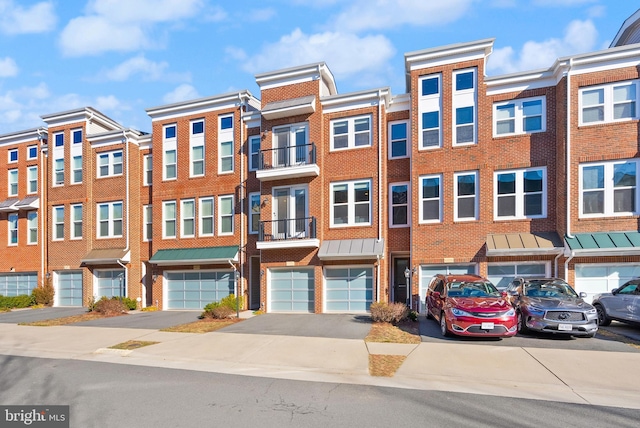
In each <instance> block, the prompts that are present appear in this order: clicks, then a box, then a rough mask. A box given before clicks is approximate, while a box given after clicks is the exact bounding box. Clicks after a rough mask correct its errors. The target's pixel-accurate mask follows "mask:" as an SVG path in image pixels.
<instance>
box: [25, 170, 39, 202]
mask: <svg viewBox="0 0 640 428" xmlns="http://www.w3.org/2000/svg"><path fill="white" fill-rule="evenodd" d="M36 193H38V166H37V165H34V166H30V167H28V168H27V194H28V195H33V194H36Z"/></svg>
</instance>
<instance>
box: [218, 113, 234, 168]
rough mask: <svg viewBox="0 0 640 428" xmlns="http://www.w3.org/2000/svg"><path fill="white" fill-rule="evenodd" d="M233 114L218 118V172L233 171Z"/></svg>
mask: <svg viewBox="0 0 640 428" xmlns="http://www.w3.org/2000/svg"><path fill="white" fill-rule="evenodd" d="M233 141H234V133H233V115H231V116H220V117H219V118H218V142H219V143H218V173H220V174H225V173H229V172H233V168H234V165H233V155H234V152H235V150H234V144H233Z"/></svg>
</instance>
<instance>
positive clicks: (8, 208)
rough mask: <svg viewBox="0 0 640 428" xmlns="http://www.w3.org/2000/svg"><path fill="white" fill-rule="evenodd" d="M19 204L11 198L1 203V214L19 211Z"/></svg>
mask: <svg viewBox="0 0 640 428" xmlns="http://www.w3.org/2000/svg"><path fill="white" fill-rule="evenodd" d="M17 202H18V199H16V198H9V199H7V200H5V201H2V202H0V212H12V211H18V208H16V206H15V205H16V203H17Z"/></svg>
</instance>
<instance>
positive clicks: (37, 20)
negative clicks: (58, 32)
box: [0, 0, 57, 34]
mask: <svg viewBox="0 0 640 428" xmlns="http://www.w3.org/2000/svg"><path fill="white" fill-rule="evenodd" d="M56 21H57V18H56V14H55V10H54V7H53V2H51V1H46V2H40V3H36V4H34V5H33V6H31V7H23V6H20V5H18V4H16V2H15V1H14V0H0V32H2V33H5V34H27V33H46V32H48V31H51V30H53V29H54V27H55V26H56Z"/></svg>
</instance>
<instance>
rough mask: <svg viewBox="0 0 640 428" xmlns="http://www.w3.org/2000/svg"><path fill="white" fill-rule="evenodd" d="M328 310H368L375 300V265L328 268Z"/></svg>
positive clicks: (326, 273) (326, 275) (326, 277)
mask: <svg viewBox="0 0 640 428" xmlns="http://www.w3.org/2000/svg"><path fill="white" fill-rule="evenodd" d="M325 280H326V286H325V288H326V292H325V293H326V299H325V301H326V311H327V312H366V311H368V310H369V306H371V302H372V301H373V267H341V268H326V270H325Z"/></svg>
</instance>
